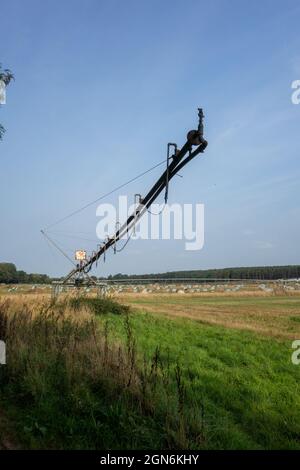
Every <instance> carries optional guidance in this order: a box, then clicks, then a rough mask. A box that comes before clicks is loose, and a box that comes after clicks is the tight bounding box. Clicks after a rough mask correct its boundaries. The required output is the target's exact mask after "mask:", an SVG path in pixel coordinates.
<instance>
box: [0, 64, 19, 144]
mask: <svg viewBox="0 0 300 470" xmlns="http://www.w3.org/2000/svg"><path fill="white" fill-rule="evenodd" d="M14 78H15V77H14V75H13V73H12V72H11V71H10V70H9V69H2V65H1V64H0V81H1V82H3V83H4V84H5V86H6V87H7V86H8V85H9V83H10V82H11V80H14ZM4 132H5V129H4V127H3V126H2V124H0V140H2V138H3V134H4Z"/></svg>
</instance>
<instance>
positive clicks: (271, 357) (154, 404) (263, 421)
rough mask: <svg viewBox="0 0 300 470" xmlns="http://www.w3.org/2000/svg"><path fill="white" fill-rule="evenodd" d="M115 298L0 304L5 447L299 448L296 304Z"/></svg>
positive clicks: (273, 299)
mask: <svg viewBox="0 0 300 470" xmlns="http://www.w3.org/2000/svg"><path fill="white" fill-rule="evenodd" d="M115 300H117V301H118V302H116V301H115ZM115 300H110V299H106V300H103V299H97V298H88V297H78V298H76V297H75V298H74V297H72V298H65V297H61V298H59V299H58V301H57V302H56V303H51V302H50V299H49V296H47V295H34V294H28V295H23V296H21V295H14V296H12V295H11V296H9V295H5V296H4V295H3V296H2V297H0V337H1V339H2V338H5V340H6V343H7V365H6V366H0V384H1V392H0V410H2V411H1V412H0V419H1V416H2V422H3V419H5V422H6V424H5V426H3V425H2V426H1V424H0V432H1V433H2V442H3V440H4V441H5V440H6V442H7V441H9V442H10V443H11V444H10V445H11V446H12V447H13V446H14V445H16V446H18V447H24V448H64V449H68V448H105V449H128V448H142V449H150V448H153V449H174V448H177V449H182V448H190V449H295V448H296V449H300V422H299V416H300V366H296V365H293V364H292V362H291V354H292V352H293V350H292V347H291V344H292V341H293V340H294V339H300V296H299V295H296V294H293V295H282V294H281V295H265V294H264V295H263V294H257V293H243V292H239V293H234V294H226V295H225V294H224V295H223V294H216V295H214V294H207V295H206V294H202V295H184V296H180V295H157V294H155V295H141V294H139V295H134V294H127V295H126V294H124V295H123V294H122V295H120V296H118V297H117V298H116V299H115ZM124 305H129V306H130V307H129V308H128V307H126V306H124ZM4 415H5V417H4ZM0 441H1V439H0ZM3 447H4V445H3Z"/></svg>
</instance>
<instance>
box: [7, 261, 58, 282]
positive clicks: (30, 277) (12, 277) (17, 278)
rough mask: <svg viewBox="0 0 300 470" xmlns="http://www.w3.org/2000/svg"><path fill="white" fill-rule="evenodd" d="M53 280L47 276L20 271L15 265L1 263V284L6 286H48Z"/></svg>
mask: <svg viewBox="0 0 300 470" xmlns="http://www.w3.org/2000/svg"><path fill="white" fill-rule="evenodd" d="M50 282H51V279H50V278H49V277H48V276H47V275H46V274H27V273H26V272H25V271H18V270H17V268H16V266H15V265H14V264H13V263H0V283H4V284H19V283H20V284H48V283H50Z"/></svg>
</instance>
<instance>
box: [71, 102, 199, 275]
mask: <svg viewBox="0 0 300 470" xmlns="http://www.w3.org/2000/svg"><path fill="white" fill-rule="evenodd" d="M198 117H199V123H198V129H196V130H191V131H189V132H188V133H187V140H186V142H185V144H184V145H183V147H182V148H181V149H177V146H176V144H171V143H169V144H168V156H167V168H166V170H165V171H164V172H163V174H162V175H161V176H160V178H158V180H157V181H156V183H155V184H154V185H153V186H152V188H151V189H150V190H149V192H148V194H147V195H146V196H145V197H144V198H142V199H141V200H140V203H139V205H138V207H137V208H136V209H135V211H134V213H133V214H131V215H130V216H129V217H128V219H127V220H126V222H125V223H124V224H123V225H122V226H121V227H120V228H119V229H118V230H117V231H116V233H115V234H114V235H113V236H112V237H109V238H108V239H107V241H106V242H105V243H104V244H103V245H102V246H101V247H100V248H99V249H98V250H97V251H96V252H95V253H94V254H93V255H92V256H91V257H90V258H89V259H87V260H86V261H85V262H83V263H82V264H80V265H77V266H76V267H75V268H74V269H73V270H72V271H71V272H70V273H69V274H68V275H67V276H66V277H65V278H64V280H63V282H64V283H65V282H67V281H69V279H70V278H72V277H74V276H76V275H77V274H80V273H83V274H87V273H88V272H89V271H90V270H91V268H92V266H93V264H94V263H95V262H96V261H98V260H99V258H101V256H102V255H103V254H105V252H106V251H107V250H108V249H109V248H110V247H113V246H114V245H115V244H116V242H117V241H118V240H120V239H121V238H122V237H123V236H124V235H125V234H128V232H129V230H130V229H131V228H133V227H134V226H135V225H136V223H137V222H138V220H139V219H140V218H141V217H142V216H143V214H144V213H145V211H146V210H147V209H149V207H150V206H151V204H152V203H153V202H154V201H155V199H157V197H158V196H159V194H160V193H161V192H162V191H163V190H164V189H165V191H166V193H165V202H166V200H167V195H168V185H169V182H170V180H171V179H172V178H173V176H175V175H176V174H177V173H178V172H179V171H180V170H181V169H182V168H183V167H184V166H185V165H186V164H187V163H188V162H190V161H191V160H192V159H193V158H194V157H196V156H197V155H198V154H199V153H203V152H204V150H205V148H206V147H207V141H206V140H205V139H204V137H203V118H204V114H203V110H202V108H198ZM171 146H173V147H174V154H173V155H171V156H169V151H170V147H171ZM193 148H194V150H193Z"/></svg>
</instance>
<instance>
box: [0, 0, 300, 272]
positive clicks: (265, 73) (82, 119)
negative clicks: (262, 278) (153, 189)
mask: <svg viewBox="0 0 300 470" xmlns="http://www.w3.org/2000/svg"><path fill="white" fill-rule="evenodd" d="M0 5H1V6H0V15H1V44H0V62H1V63H2V64H3V66H5V67H9V68H10V69H11V70H13V72H14V74H15V77H16V80H15V82H13V83H12V84H11V85H10V87H9V89H8V90H7V104H6V105H5V106H2V107H1V109H0V122H1V123H2V124H3V125H4V126H5V127H6V129H7V132H6V134H5V138H4V141H3V142H2V143H0V165H1V166H0V168H1V185H0V209H1V230H0V260H1V261H9V262H14V263H15V264H16V265H17V267H18V269H24V270H26V271H27V272H45V273H48V274H51V275H56V274H64V273H65V272H67V271H68V270H69V268H70V265H69V263H68V261H67V260H65V259H64V258H62V257H61V255H60V254H58V253H55V250H52V249H50V247H49V246H48V245H47V244H46V243H45V240H44V239H43V237H42V236H41V234H40V232H39V230H40V228H42V227H44V226H46V225H48V224H50V223H51V222H53V221H54V220H56V219H58V218H59V217H63V216H64V215H66V214H68V213H69V212H70V211H72V210H73V209H76V208H78V207H80V206H82V205H83V204H85V203H87V202H89V201H90V200H93V199H95V198H96V197H97V196H100V195H101V194H103V193H105V192H107V191H109V190H110V189H112V188H113V187H115V186H117V185H119V184H121V183H123V182H124V181H126V180H127V179H129V178H130V177H132V176H134V175H135V174H137V173H139V172H142V171H143V170H144V169H147V168H148V167H150V166H152V165H154V164H155V163H157V162H159V161H160V160H162V159H163V158H164V157H165V154H166V144H167V142H169V141H172V142H173V141H176V142H177V143H178V144H179V145H180V144H182V143H184V141H185V135H186V131H187V130H189V129H190V128H193V127H194V126H195V123H196V118H197V116H196V110H197V107H198V106H202V107H203V108H204V110H205V115H206V119H205V133H206V138H207V139H208V141H209V147H208V148H207V151H206V153H205V155H204V156H203V157H200V158H199V159H195V160H194V161H193V162H191V164H190V165H188V166H187V167H186V169H184V170H183V172H182V175H183V178H176V179H175V180H174V182H172V187H171V189H170V202H171V203H172V202H183V203H196V202H202V203H204V204H205V245H204V248H203V249H202V250H201V251H197V252H187V251H185V250H184V242H182V241H136V242H130V243H129V244H128V247H127V248H126V250H124V251H123V252H122V253H120V254H119V255H117V256H114V255H113V254H112V255H111V256H109V259H107V261H106V264H105V265H104V267H103V266H102V268H101V269H100V268H99V267H98V270H97V273H98V274H99V275H100V274H110V273H112V274H113V273H116V272H124V273H144V272H162V271H170V270H181V269H202V268H209V267H225V266H245V265H269V264H274V265H275V264H299V263H300V248H299V229H300V207H299V202H300V201H299V200H300V191H299V183H300V139H299V122H300V105H293V104H292V102H291V94H292V90H291V83H292V81H294V80H296V79H300V49H299V44H300V23H299V18H300V3H299V1H297V0H295V1H292V0H287V1H284V2H283V1H276V0H272V1H271V0H270V1H267V0H262V1H252V2H249V1H248V0H247V1H246V0H218V1H217V0H211V1H209V2H207V1H200V0H198V1H195V0H189V1H188V2H187V1H183V0H167V1H163V2H162V1H158V0H151V1H150V0H139V1H137V0H135V1H131V0H126V1H121V0H111V1H103V0H85V1H83V0H81V1H79V0H72V1H71V0H68V1H67V0H60V1H58V0H51V1H49V0H44V1H40V0H10V1H9V2H4V1H3V0H1V2H0ZM158 175H159V171H156V172H154V173H153V174H152V175H151V176H149V177H146V178H145V179H143V180H141V181H139V182H137V183H136V184H132V185H131V186H129V187H128V188H127V189H126V192H124V191H122V194H129V195H130V197H132V198H133V194H134V193H136V192H141V193H145V191H146V190H147V189H148V187H149V185H150V184H151V183H152V182H153V181H154V179H155V177H156V176H158ZM114 200H115V197H111V198H108V199H107V201H106V202H114ZM95 211H96V206H92V207H91V208H90V209H89V210H87V211H85V212H83V213H81V214H80V215H78V216H77V217H76V218H75V220H74V221H72V224H73V225H72V224H71V222H70V221H68V222H66V223H65V224H61V226H59V225H58V226H57V227H56V229H57V231H58V230H60V231H61V232H62V231H65V232H66V233H67V232H68V231H69V232H72V233H73V231H74V232H75V229H76V230H77V231H80V232H82V233H83V232H84V234H85V233H86V234H88V236H87V235H85V237H86V238H89V239H91V240H93V239H95V238H96V237H95V227H96V222H97V219H96V215H95ZM64 237H65V238H63V237H62V234H57V236H56V240H57V241H58V240H59V241H60V242H61V244H62V246H63V247H64V248H65V249H68V250H70V252H69V253H71V251H72V250H73V249H74V248H75V247H76V246H78V245H79V244H80V248H87V249H88V250H91V249H93V248H94V244H93V242H90V241H87V240H86V241H85V240H81V239H78V240H77V241H75V240H74V239H72V238H68V237H67V236H66V234H65V235H64Z"/></svg>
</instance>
